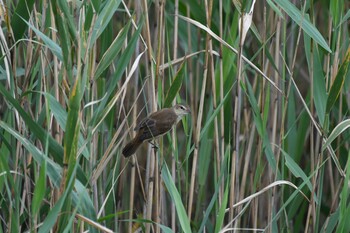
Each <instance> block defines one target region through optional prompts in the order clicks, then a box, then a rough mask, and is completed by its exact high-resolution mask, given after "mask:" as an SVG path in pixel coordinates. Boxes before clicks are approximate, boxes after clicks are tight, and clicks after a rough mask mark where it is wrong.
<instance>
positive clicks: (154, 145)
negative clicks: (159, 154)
mask: <svg viewBox="0 0 350 233" xmlns="http://www.w3.org/2000/svg"><path fill="white" fill-rule="evenodd" d="M148 143H149V144H151V145H152V146H153V148H154V149H156V150H158V149H159V147H158V145H157V144H156V143H155V142H152V141H149V142H148Z"/></svg>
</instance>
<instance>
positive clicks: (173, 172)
mask: <svg viewBox="0 0 350 233" xmlns="http://www.w3.org/2000/svg"><path fill="white" fill-rule="evenodd" d="M178 14H179V0H175V9H174V15H175V16H174V49H173V60H174V61H175V60H176V59H177V50H178V30H179V19H178V17H177V15H178ZM174 72H175V73H176V67H174ZM174 104H176V101H175V100H174V101H173V105H174ZM171 141H172V142H173V143H174V146H175V147H174V148H176V142H177V141H176V129H174V130H173V131H172V133H171ZM175 150H176V149H175ZM176 161H177V159H176V158H175V153H174V150H171V177H172V179H173V182H174V184H176ZM170 208H171V212H170V213H171V217H170V218H171V230H172V231H173V232H176V212H175V211H176V208H175V204H174V202H171V207H170Z"/></svg>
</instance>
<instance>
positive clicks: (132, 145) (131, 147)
mask: <svg viewBox="0 0 350 233" xmlns="http://www.w3.org/2000/svg"><path fill="white" fill-rule="evenodd" d="M141 144H142V141H141V140H139V138H138V137H135V138H134V139H133V140H131V141H130V142H129V143H128V144H126V146H124V148H123V151H122V153H123V155H124V157H129V156H131V155H132V154H134V153H135V152H136V150H137V148H139V146H140V145H141Z"/></svg>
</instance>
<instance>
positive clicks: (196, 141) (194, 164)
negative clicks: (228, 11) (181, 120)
mask: <svg viewBox="0 0 350 233" xmlns="http://www.w3.org/2000/svg"><path fill="white" fill-rule="evenodd" d="M212 6H213V2H212V1H210V2H209V6H208V3H207V1H205V9H206V16H207V25H208V27H209V28H210V25H211V10H212ZM209 41H210V35H209V34H207V36H206V49H205V50H206V51H207V50H208V46H209ZM208 65H209V53H208V52H206V53H205V63H204V67H203V70H204V71H203V82H202V89H201V96H200V102H199V110H198V116H197V125H196V130H195V135H194V144H195V146H194V152H193V161H192V172H191V183H190V190H189V198H188V209H187V215H188V218H189V220H191V215H192V205H193V194H194V184H195V180H196V171H197V160H198V154H199V139H200V133H201V125H202V120H203V108H204V97H205V89H206V83H207V76H208Z"/></svg>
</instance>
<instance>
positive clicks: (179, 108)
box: [122, 104, 191, 157]
mask: <svg viewBox="0 0 350 233" xmlns="http://www.w3.org/2000/svg"><path fill="white" fill-rule="evenodd" d="M189 113H191V111H190V109H189V108H188V107H186V106H185V105H182V104H176V105H175V106H173V107H172V108H163V109H161V110H159V111H157V112H154V113H152V114H151V115H149V116H148V117H146V118H145V119H143V120H142V121H141V122H140V123H139V124H138V126H136V127H135V129H134V130H135V131H138V132H137V134H136V136H135V138H134V139H132V140H131V141H130V142H129V143H128V144H126V146H125V147H124V148H123V151H122V153H123V155H124V157H129V156H130V155H132V154H134V153H135V152H136V150H137V148H138V147H139V146H140V145H141V144H142V143H143V142H144V141H150V140H153V139H155V138H157V137H159V136H161V135H163V134H166V133H167V132H168V131H170V130H171V129H172V128H173V126H175V125H176V124H177V123H178V122H179V121H180V120H181V119H182V117H183V116H184V115H187V114H189Z"/></svg>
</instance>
